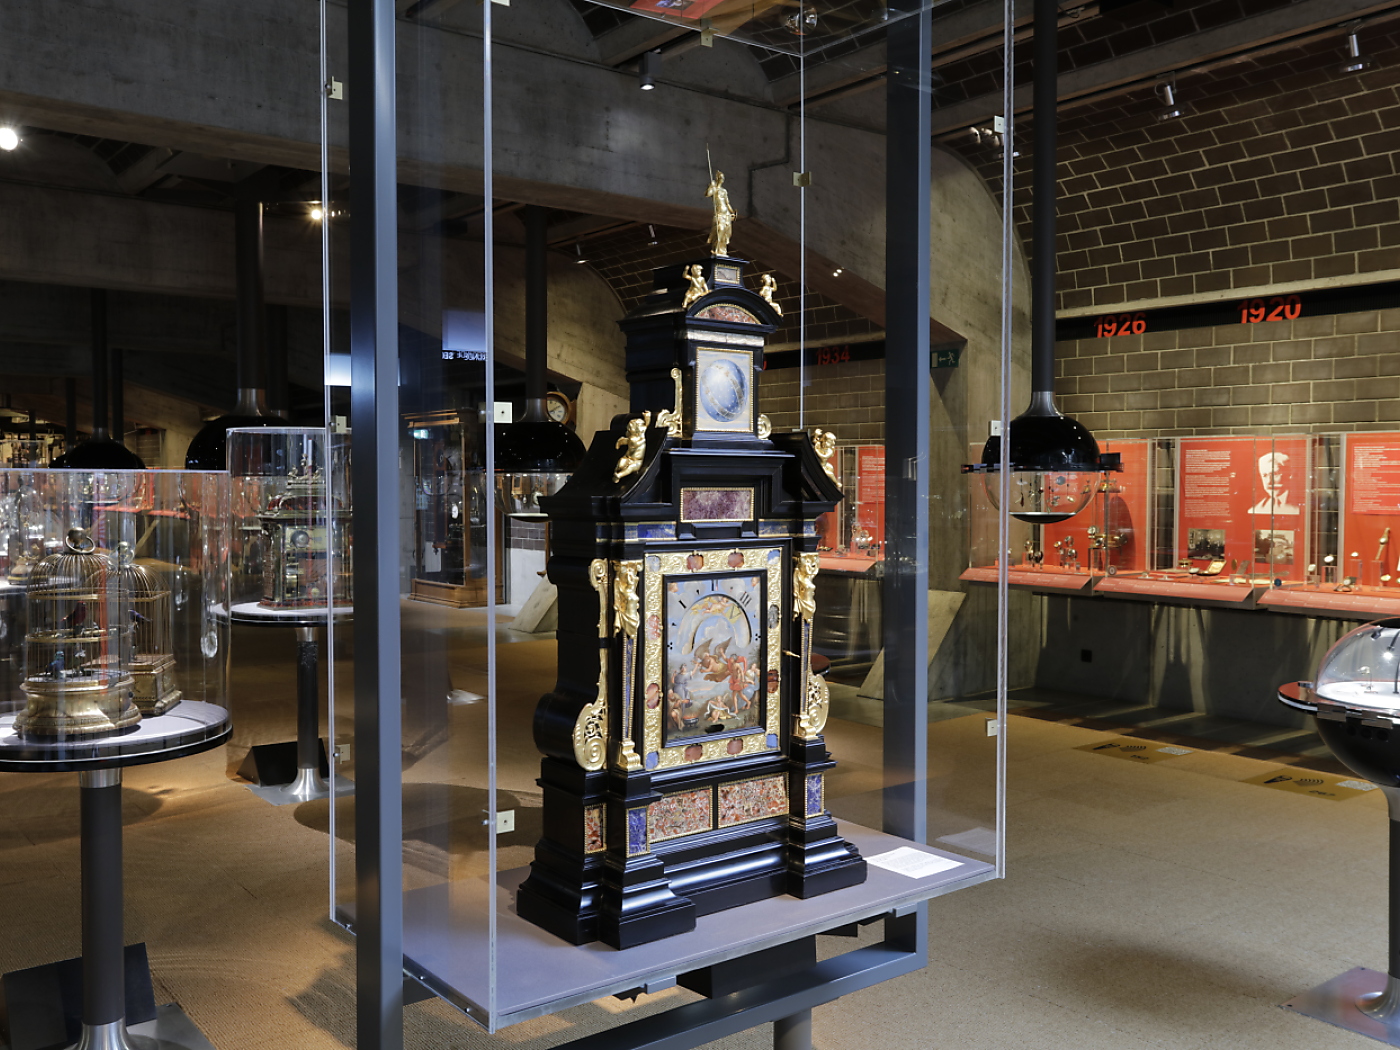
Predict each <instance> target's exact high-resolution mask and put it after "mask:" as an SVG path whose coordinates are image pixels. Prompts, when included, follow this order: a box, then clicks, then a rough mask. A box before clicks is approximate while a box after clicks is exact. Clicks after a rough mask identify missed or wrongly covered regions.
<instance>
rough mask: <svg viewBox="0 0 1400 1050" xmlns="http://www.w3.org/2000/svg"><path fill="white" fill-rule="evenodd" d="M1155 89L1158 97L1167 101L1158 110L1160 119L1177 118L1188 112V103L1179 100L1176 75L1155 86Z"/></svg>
mask: <svg viewBox="0 0 1400 1050" xmlns="http://www.w3.org/2000/svg"><path fill="white" fill-rule="evenodd" d="M1153 91H1154V92H1155V93H1156V95H1157V97H1158V98H1160V99H1161V100H1162V101H1163V102H1165V103H1166V105H1164V106H1163V107H1162V108H1161V109H1159V110H1157V114H1156V116H1157V119H1158V120H1176V119H1177V118H1178V117H1180V116H1183V115H1184V114H1185V113H1186V103H1184V102H1181V101H1179V100H1178V99H1177V97H1176V77H1175V76H1173V77H1172V78H1171V79H1170V80H1165V81H1163V82H1162V83H1160V84H1158V85H1157V86H1156V87H1155V88H1153Z"/></svg>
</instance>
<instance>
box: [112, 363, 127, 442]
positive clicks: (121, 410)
mask: <svg viewBox="0 0 1400 1050" xmlns="http://www.w3.org/2000/svg"><path fill="white" fill-rule="evenodd" d="M111 380H112V440H113V441H116V442H117V443H118V444H125V443H126V351H124V350H123V349H122V348H121V347H119V346H114V347H112V376H111Z"/></svg>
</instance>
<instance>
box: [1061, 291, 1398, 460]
mask: <svg viewBox="0 0 1400 1050" xmlns="http://www.w3.org/2000/svg"><path fill="white" fill-rule="evenodd" d="M1057 353H1058V361H1057V364H1058V370H1059V377H1058V378H1057V380H1056V383H1055V388H1056V391H1057V393H1058V395H1059V404H1060V408H1061V409H1062V410H1063V411H1065V412H1067V413H1069V414H1070V415H1073V416H1074V417H1075V418H1076V419H1078V420H1079V421H1080V422H1082V423H1083V424H1084V425H1085V426H1087V427H1089V429H1090V430H1092V431H1093V432H1094V434H1095V435H1096V436H1098V437H1101V438H1109V437H1140V436H1143V434H1144V433H1150V434H1154V435H1160V436H1164V437H1169V436H1176V435H1190V434H1228V433H1233V432H1240V433H1258V432H1260V431H1262V430H1264V429H1267V428H1271V427H1273V428H1286V429H1287V430H1289V431H1291V432H1294V433H1299V432H1305V431H1306V432H1318V431H1332V430H1376V429H1391V428H1395V427H1397V426H1400V309H1393V310H1381V311H1376V310H1372V311H1367V312H1363V313H1346V314H1324V315H1321V316H1316V317H1302V318H1299V319H1298V320H1296V321H1270V322H1265V323H1263V324H1255V325H1221V326H1219V327H1216V328H1188V329H1183V330H1181V331H1176V332H1151V333H1148V334H1145V335H1140V336H1127V337H1118V338H1114V339H1111V340H1110V339H1081V340H1077V341H1068V342H1061V343H1060V344H1058V346H1057Z"/></svg>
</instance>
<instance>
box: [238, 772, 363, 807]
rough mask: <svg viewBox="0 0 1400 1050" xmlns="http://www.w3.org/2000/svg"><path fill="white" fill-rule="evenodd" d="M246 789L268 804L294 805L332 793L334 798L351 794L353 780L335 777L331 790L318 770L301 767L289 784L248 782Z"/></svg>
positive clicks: (353, 790)
mask: <svg viewBox="0 0 1400 1050" xmlns="http://www.w3.org/2000/svg"><path fill="white" fill-rule="evenodd" d="M248 790H249V791H251V792H252V793H253V794H255V795H257V796H258V798H260V799H262V800H263V801H264V802H267V803H269V804H270V805H273V806H295V805H299V804H300V803H302V802H314V801H316V799H318V798H330V797H331V796H332V795H334V796H335V797H336V798H340V797H341V796H342V795H353V794H354V793H355V782H354V781H353V780H346V779H345V778H344V777H336V778H335V790H334V791H332V790H331V784H330V781H329V780H327V779H326V778H325V777H323V776H321V774H320V772H319V771H317V770H314V769H303V770H300V771H298V773H297V777H296V779H295V780H293V781H292V782H291V783H290V784H249V785H248Z"/></svg>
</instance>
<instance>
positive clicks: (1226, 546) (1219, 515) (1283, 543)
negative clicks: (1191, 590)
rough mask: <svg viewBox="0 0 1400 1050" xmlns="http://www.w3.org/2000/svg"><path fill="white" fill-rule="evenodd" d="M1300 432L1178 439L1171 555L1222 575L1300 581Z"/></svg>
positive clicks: (1303, 560) (1305, 451)
mask: <svg viewBox="0 0 1400 1050" xmlns="http://www.w3.org/2000/svg"><path fill="white" fill-rule="evenodd" d="M1310 448H1311V445H1310V443H1309V441H1308V439H1307V438H1306V437H1274V438H1266V437H1213V438H1182V439H1181V441H1180V442H1179V443H1178V446H1177V456H1178V462H1177V501H1176V506H1177V528H1176V546H1177V558H1178V560H1179V563H1180V564H1183V565H1186V566H1189V568H1190V569H1191V570H1192V573H1193V575H1196V576H1200V577H1205V578H1215V579H1220V580H1222V581H1226V582H1228V581H1229V580H1230V579H1232V578H1239V577H1246V578H1250V579H1253V580H1257V581H1261V582H1262V581H1273V580H1281V581H1283V582H1286V583H1294V582H1302V581H1303V580H1304V579H1305V578H1306V574H1307V561H1308V550H1309V545H1308V527H1309V525H1308V504H1309V500H1308V483H1309V479H1310V478H1311V476H1312V473H1311V470H1310V469H1309V451H1310Z"/></svg>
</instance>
